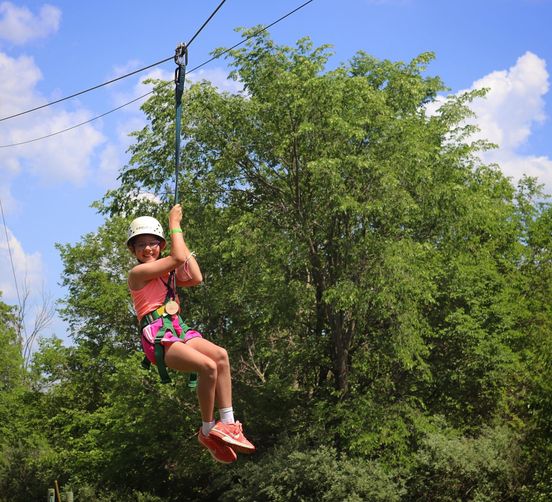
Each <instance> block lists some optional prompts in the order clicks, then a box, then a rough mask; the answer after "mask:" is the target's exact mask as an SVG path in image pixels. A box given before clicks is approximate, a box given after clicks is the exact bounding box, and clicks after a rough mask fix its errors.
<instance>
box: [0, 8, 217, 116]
mask: <svg viewBox="0 0 552 502" xmlns="http://www.w3.org/2000/svg"><path fill="white" fill-rule="evenodd" d="M224 2H226V0H222V2H220V4H219V5H218V7H217V8H216V9H215V10H214V11H213V12H212V13H211V15H210V16H209V17H208V18H207V20H206V21H205V22H204V23H203V24H202V25H201V27H200V28H199V29H198V30H197V31H196V32H195V34H194V36H193V37H192V38H191V39H190V41H189V42H188V44H187V45H186V46H189V45H190V44H191V43H192V42H193V41H194V40H195V39H196V38H197V36H198V35H199V34H200V33H201V31H202V30H203V28H205V26H207V24H208V23H209V21H211V19H213V17H214V15H215V14H216V13H217V12H218V11H219V9H220V8H221V7H222V5H223V4H224ZM171 59H173V56H170V57H168V58H165V59H161V60H160V61H157V62H155V63H152V64H150V65H148V66H144V67H143V68H138V69H137V70H134V71H131V72H130V73H125V74H124V75H121V76H120V77H116V78H113V79H111V80H108V81H107V82H103V83H101V84H98V85H94V86H92V87H89V88H88V89H83V90H82V91H79V92H75V93H74V94H71V95H69V96H65V97H63V98H60V99H56V100H55V101H50V102H48V103H45V104H43V105H40V106H36V107H34V108H30V109H28V110H24V111H22V112H18V113H14V114H13V115H8V116H6V117H2V118H0V122H3V121H5V120H9V119H13V118H15V117H20V116H21V115H26V114H27V113H31V112H36V111H37V110H42V108H46V107H48V106H52V105H56V104H57V103H61V102H62V101H67V100H68V99H72V98H76V97H77V96H81V95H82V94H86V93H87V92H90V91H94V90H96V89H99V88H100V87H104V86H106V85H109V84H113V83H114V82H118V81H119V80H123V79H124V78H127V77H131V76H132V75H136V74H137V73H140V72H143V71H145V70H149V69H150V68H153V67H154V66H159V65H160V64H163V63H166V62H167V61H170V60H171ZM129 104H130V103H129Z"/></svg>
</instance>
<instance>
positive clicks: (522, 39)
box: [0, 0, 552, 339]
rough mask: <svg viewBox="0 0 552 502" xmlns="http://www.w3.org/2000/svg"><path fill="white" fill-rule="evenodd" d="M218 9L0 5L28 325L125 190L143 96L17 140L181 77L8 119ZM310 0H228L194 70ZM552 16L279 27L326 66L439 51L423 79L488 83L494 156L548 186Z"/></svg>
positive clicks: (143, 56)
mask: <svg viewBox="0 0 552 502" xmlns="http://www.w3.org/2000/svg"><path fill="white" fill-rule="evenodd" d="M219 3H220V0H203V1H195V2H191V1H185V0H180V1H176V0H161V1H159V2H150V1H145V0H133V1H130V0H117V1H115V2H114V1H112V0H111V1H107V0H95V1H93V2H84V1H76V0H61V1H52V2H49V3H44V2H41V1H19V0H12V1H2V0H0V204H1V209H2V213H3V215H2V216H3V217H2V222H1V223H2V225H1V227H0V291H1V292H2V296H1V297H0V299H1V300H2V301H3V302H5V303H7V304H9V305H17V304H18V303H19V302H20V301H21V299H22V297H23V296H25V294H26V295H27V296H28V300H27V317H26V322H27V325H28V326H31V325H32V322H33V318H34V316H35V315H36V310H37V309H38V308H39V307H40V306H41V305H42V304H43V303H44V301H45V298H49V299H50V301H55V300H57V299H60V298H62V297H64V296H66V294H67V291H65V290H64V289H63V288H62V287H61V286H60V284H59V283H60V282H61V274H62V271H63V264H62V262H61V259H60V257H59V253H58V251H57V250H56V248H55V243H61V244H75V243H77V242H79V240H80V239H81V237H82V236H83V235H84V234H86V233H89V232H94V231H95V230H96V229H97V228H98V227H99V226H100V225H101V224H102V221H103V219H102V217H101V216H100V215H98V214H97V213H96V211H95V210H94V209H93V208H91V204H92V203H93V202H94V201H96V200H99V199H100V198H101V197H102V196H103V195H104V194H105V192H106V191H107V190H109V189H111V188H115V187H116V186H117V179H116V178H117V174H118V172H119V170H120V169H121V168H122V167H123V166H125V164H126V163H127V162H128V155H127V153H126V150H127V148H128V146H129V145H130V144H131V141H132V140H131V138H129V136H128V135H129V133H130V132H131V131H134V130H137V129H140V128H141V127H143V126H144V125H145V120H144V116H143V114H142V113H141V111H140V109H139V106H140V104H141V103H142V102H143V101H139V102H136V103H134V104H132V105H129V106H125V107H123V108H121V109H120V110H118V111H116V112H114V113H111V114H109V115H107V116H105V117H102V118H100V119H98V120H94V121H92V122H90V123H88V124H86V125H83V126H81V127H77V128H75V129H72V130H71V131H68V132H66V133H63V134H57V135H55V136H52V137H50V138H48V139H43V140H40V141H33V142H30V143H26V144H23V145H18V146H9V145H13V144H14V143H20V142H26V141H29V140H33V139H35V138H39V137H41V136H45V135H48V134H52V133H55V132H58V131H61V130H63V129H66V128H69V127H72V126H74V125H76V124H80V123H82V122H85V121H88V120H90V119H92V118H94V117H97V116H99V115H102V114H104V113H105V112H108V111H110V110H113V109H114V108H116V107H119V106H121V105H123V104H125V103H128V102H129V101H131V100H133V99H135V98H137V97H138V96H141V95H143V94H145V93H147V92H148V91H149V90H150V87H148V86H147V85H145V84H143V81H144V80H145V79H146V78H148V77H156V78H163V79H166V80H170V79H172V78H173V74H174V69H175V63H174V62H173V61H172V59H171V60H169V61H168V62H166V63H164V64H162V65H159V66H157V67H154V68H151V69H149V70H147V71H144V72H141V73H139V74H136V75H133V76H130V77H128V78H124V79H122V80H120V81H118V82H116V83H113V84H110V85H107V86H103V87H101V88H99V89H97V90H95V91H91V92H87V93H85V94H82V95H80V96H78V97H76V98H73V99H70V100H65V101H63V102H61V103H58V104H55V105H52V106H47V107H44V108H42V109H40V110H37V111H35V112H31V113H26V114H24V115H20V116H18V117H14V118H11V119H5V120H2V119H3V118H4V117H8V116H10V115H14V114H18V113H20V112H23V111H26V110H29V109H31V108H35V107H38V106H41V105H44V104H46V103H50V102H52V101H55V100H58V99H61V98H63V97H66V96H69V95H72V94H74V93H77V92H79V91H82V90H84V89H88V88H90V87H92V86H95V85H98V84H101V83H104V82H106V81H108V80H111V79H113V78H116V77H118V76H121V75H125V74H127V73H130V72H132V71H133V70H136V69H139V68H143V67H145V66H148V65H151V64H152V63H155V62H157V61H161V60H163V59H166V58H169V57H171V56H172V55H174V51H175V48H176V46H177V45H178V44H179V43H181V42H187V41H188V40H189V39H190V38H191V37H192V35H193V34H194V33H195V32H196V31H197V29H198V28H199V27H200V26H201V25H202V24H203V22H204V21H205V20H206V19H207V18H208V17H209V15H210V14H211V13H212V12H213V11H214V10H215V8H216V7H217V6H218V5H219ZM302 3H304V0H280V1H278V2H268V1H263V2H261V1H258V0H257V1H255V0H226V2H225V3H224V5H223V6H222V7H221V8H220V10H219V11H218V12H217V14H216V15H215V17H214V18H213V19H212V20H211V21H210V22H209V23H208V25H207V26H206V27H205V28H204V29H203V31H201V33H200V34H199V36H198V37H197V38H196V39H195V40H194V41H193V42H192V44H191V45H190V47H189V61H188V69H191V68H193V67H195V66H197V65H200V64H202V63H204V62H205V61H207V60H208V59H209V58H210V57H211V56H210V53H211V51H212V50H213V49H215V48H217V47H230V46H232V45H234V44H236V43H237V42H239V41H240V40H241V38H240V36H239V34H238V33H236V31H235V28H237V27H240V26H242V27H251V26H256V25H260V24H264V25H267V24H270V23H272V22H273V21H275V20H277V19H278V18H280V17H281V16H283V15H285V14H287V13H288V12H290V11H292V10H293V9H295V8H296V7H298V6H299V5H301V4H302ZM551 24H552V0H461V1H460V0H342V1H340V2H335V1H331V0H313V1H312V2H311V3H309V4H308V5H306V6H305V7H303V8H302V9H300V10H299V11H298V12H296V13H295V14H293V15H291V16H290V17H288V18H286V19H285V20H283V21H281V22H280V23H278V24H277V25H275V26H274V27H272V28H271V29H270V34H271V36H272V38H273V39H274V40H275V41H276V42H277V43H279V44H287V45H293V44H295V42H296V41H297V40H298V39H300V38H302V37H305V36H308V37H310V38H311V39H312V41H313V42H314V44H315V45H316V46H318V45H322V44H330V45H331V46H332V47H333V51H334V56H333V57H332V59H331V61H330V66H337V65H338V64H339V63H341V62H345V61H347V60H349V59H350V58H351V57H352V56H353V55H354V54H355V53H356V52H357V51H359V50H362V51H365V52H367V53H369V54H371V55H373V56H375V57H376V58H378V59H390V60H392V61H403V62H408V61H410V60H411V59H413V58H414V57H416V56H417V55H419V54H420V53H422V52H426V51H432V52H434V53H435V60H434V61H433V63H431V64H430V66H429V68H428V70H427V74H428V75H437V76H439V77H440V78H441V79H442V80H443V81H444V83H445V85H446V86H447V88H448V89H449V90H448V91H447V93H444V94H443V96H442V99H444V96H445V95H446V94H457V93H460V92H463V91H466V90H470V89H474V88H480V87H485V88H488V89H489V92H488V95H487V98H486V99H485V100H477V101H476V102H474V104H473V110H474V111H475V112H476V114H477V119H476V123H477V125H478V126H479V127H480V133H479V135H480V136H481V137H484V138H486V139H489V140H490V141H492V142H494V143H496V144H498V145H499V148H498V149H497V150H495V151H493V152H489V153H488V154H486V158H485V159H484V160H486V161H488V162H497V163H498V164H499V165H500V166H501V169H502V170H503V171H504V173H505V174H506V175H507V176H509V177H511V178H512V180H513V181H514V182H515V181H516V180H518V179H519V178H520V177H521V176H522V175H523V174H529V175H531V176H536V177H538V178H539V180H540V181H541V183H543V184H544V186H545V189H546V191H547V192H549V193H552V142H551V141H550V138H551V133H552V120H551V118H550V115H551V113H552V96H551V95H550V93H549V80H550V77H549V72H550V69H549V68H550V64H552V44H551V43H550V36H549V35H547V33H549V31H550V25H551ZM227 74H228V68H227V67H226V62H225V60H224V59H217V60H215V61H212V62H210V63H208V64H206V65H205V66H203V67H202V68H201V69H200V70H197V71H196V72H193V73H190V74H188V78H189V80H190V81H192V80H198V79H207V80H211V81H212V82H213V83H214V84H215V85H217V86H218V87H219V88H220V89H222V90H227V91H231V92H235V91H236V90H238V89H239V84H237V83H236V82H234V81H229V80H227V78H226V77H227ZM184 113H185V108H184ZM12 263H13V267H12ZM16 281H17V282H16ZM16 285H17V287H16ZM18 293H19V294H18ZM28 329H30V328H28ZM66 329H67V328H66V326H65V325H64V323H63V322H62V321H61V320H60V319H59V318H57V316H56V317H55V318H54V319H53V320H52V323H51V325H50V326H48V327H47V328H46V329H45V330H44V331H43V333H42V334H43V335H44V336H50V335H56V336H58V337H59V338H62V339H67V335H66Z"/></svg>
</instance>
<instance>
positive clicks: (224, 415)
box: [219, 406, 234, 424]
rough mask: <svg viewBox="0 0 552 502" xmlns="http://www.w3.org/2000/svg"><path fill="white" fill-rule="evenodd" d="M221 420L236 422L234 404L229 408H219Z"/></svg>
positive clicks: (226, 422) (229, 422)
mask: <svg viewBox="0 0 552 502" xmlns="http://www.w3.org/2000/svg"><path fill="white" fill-rule="evenodd" d="M219 415H220V421H221V422H222V423H223V424H233V423H234V409H233V408H232V406H230V407H229V408H220V409H219Z"/></svg>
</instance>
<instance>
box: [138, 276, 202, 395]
mask: <svg viewBox="0 0 552 502" xmlns="http://www.w3.org/2000/svg"><path fill="white" fill-rule="evenodd" d="M169 283H170V279H169ZM167 289H168V291H167V296H166V298H165V303H166V302H167V301H168V300H169V299H173V298H174V295H173V294H172V288H170V286H168V285H167ZM175 315H176V316H177V317H178V323H179V324H180V326H181V327H182V332H181V334H180V335H179V334H178V333H177V332H176V329H175V328H174V325H173V316H172V315H170V314H168V313H167V312H165V308H164V305H163V306H161V307H159V308H158V309H157V310H154V311H152V312H150V313H149V314H146V315H145V316H144V317H143V318H142V320H141V321H140V334H142V333H141V332H142V330H143V329H144V328H145V327H146V326H147V325H149V324H152V323H154V322H155V321H157V319H159V318H161V319H163V325H162V326H161V327H160V328H159V331H158V332H157V335H156V336H155V342H154V343H155V365H156V366H157V371H158V372H159V378H161V383H171V381H172V380H171V377H170V376H169V373H168V371H167V367H166V366H165V347H163V345H162V344H161V341H162V340H163V337H164V336H165V333H166V332H167V331H170V332H171V333H172V334H173V336H175V337H176V338H180V339H181V340H184V338H185V336H186V332H188V331H189V330H190V327H189V326H188V325H187V324H186V323H185V322H184V320H183V319H182V317H180V315H178V314H175ZM142 367H143V368H145V369H148V370H149V369H150V367H151V361H150V360H149V359H148V358H147V357H145V356H144V359H143V360H142ZM196 386H197V374H196V373H190V376H189V378H188V387H189V388H190V389H192V390H193V389H195V388H196Z"/></svg>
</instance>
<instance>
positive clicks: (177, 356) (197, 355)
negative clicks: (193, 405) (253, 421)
mask: <svg viewBox="0 0 552 502" xmlns="http://www.w3.org/2000/svg"><path fill="white" fill-rule="evenodd" d="M165 364H166V365H167V367H169V368H172V369H175V370H178V371H184V372H192V371H193V372H196V373H198V375H199V377H200V378H199V383H198V386H197V396H198V400H199V408H200V411H201V419H202V420H203V422H212V421H213V420H214V408H215V393H216V389H217V382H218V375H217V364H216V363H215V361H214V360H213V359H211V358H210V357H208V356H207V355H205V354H203V353H201V352H200V351H198V350H196V349H195V348H194V347H192V346H191V345H190V342H188V343H186V344H184V343H181V342H175V343H171V344H170V345H165Z"/></svg>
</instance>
